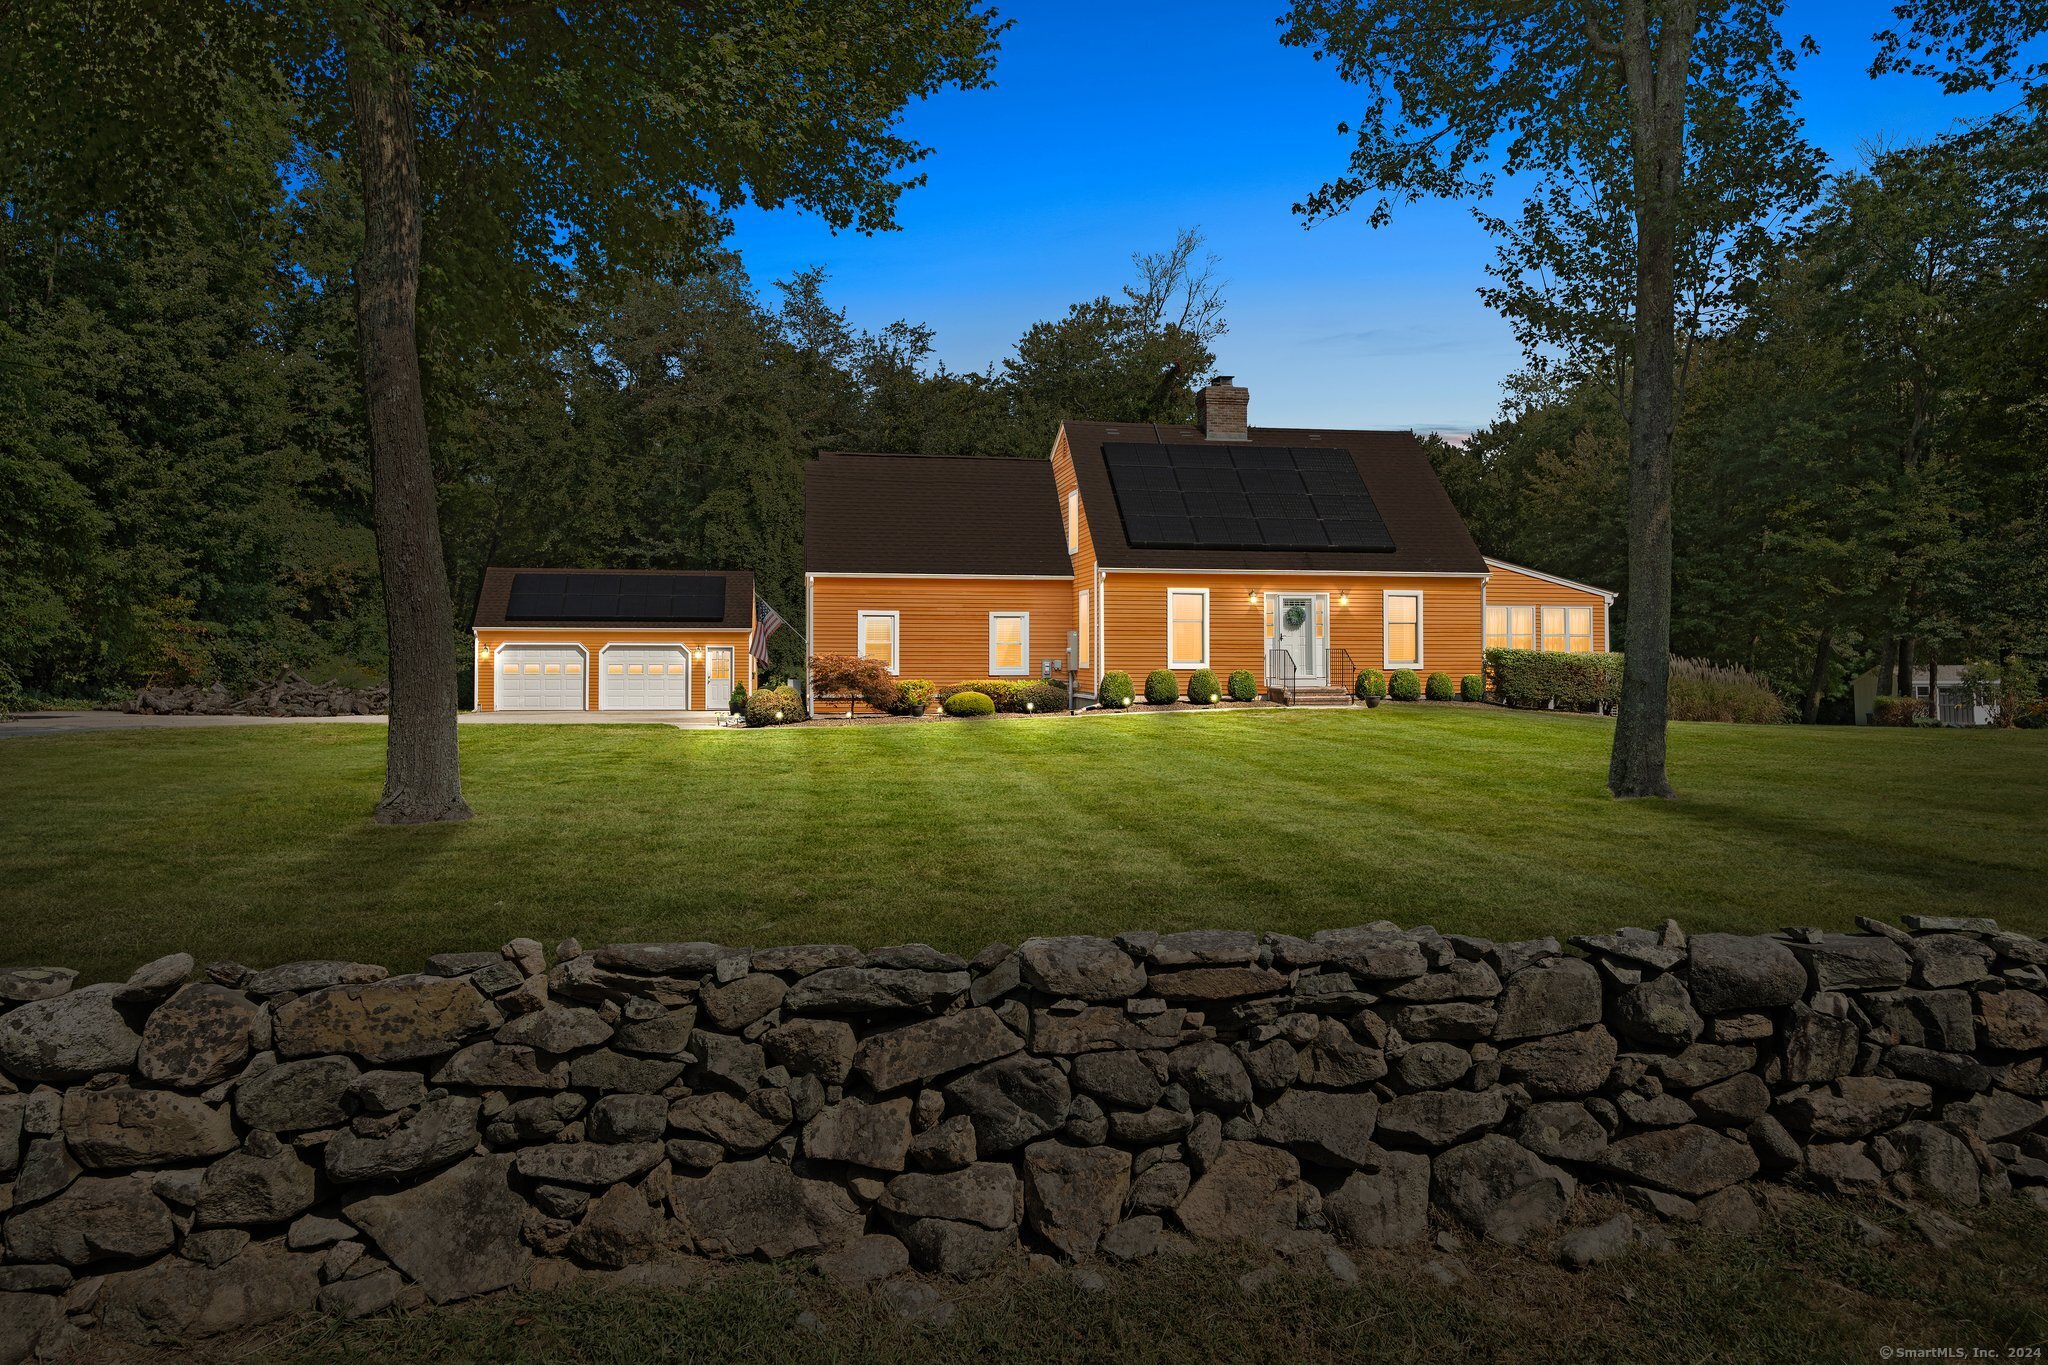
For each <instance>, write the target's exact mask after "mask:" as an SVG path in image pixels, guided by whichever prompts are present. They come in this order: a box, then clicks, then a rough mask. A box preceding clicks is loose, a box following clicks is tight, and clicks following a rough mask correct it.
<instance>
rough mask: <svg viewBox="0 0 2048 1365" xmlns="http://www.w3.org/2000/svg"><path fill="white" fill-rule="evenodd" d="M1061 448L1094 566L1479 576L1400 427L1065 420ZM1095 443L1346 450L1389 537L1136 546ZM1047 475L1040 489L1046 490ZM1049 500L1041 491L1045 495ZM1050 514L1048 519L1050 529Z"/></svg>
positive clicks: (1418, 451) (1481, 566) (1424, 462)
mask: <svg viewBox="0 0 2048 1365" xmlns="http://www.w3.org/2000/svg"><path fill="white" fill-rule="evenodd" d="M1066 432H1067V449H1068V451H1069V452H1070V453H1071V454H1072V456H1073V459H1074V477H1075V478H1076V480H1078V481H1079V483H1080V485H1081V505H1082V508H1083V509H1084V513H1085V515H1086V516H1087V518H1088V530H1089V534H1090V536H1091V538H1092V539H1093V540H1094V543H1095V557H1096V561H1097V562H1098V563H1100V564H1101V565H1102V566H1103V567H1104V568H1109V569H1348V570H1351V571H1353V572H1358V571H1365V572H1369V573H1469V574H1483V573H1485V572H1486V560H1485V558H1484V557H1483V556H1482V555H1481V554H1480V553H1479V546H1478V545H1477V544H1475V543H1474V542H1473V540H1472V533H1471V532H1470V531H1468V530H1466V529H1465V519H1464V518H1463V517H1461V516H1459V515H1458V509H1457V508H1455V507H1453V506H1452V505H1451V498H1450V495H1449V494H1448V493H1446V492H1444V486H1443V484H1442V483H1441V482H1439V481H1438V479H1437V477H1436V471H1435V470H1434V469H1431V468H1430V466H1429V457H1428V456H1426V455H1424V454H1423V453H1422V445H1421V443H1420V442H1418V441H1417V440H1416V439H1415V437H1414V435H1413V434H1412V433H1410V432H1406V431H1330V430H1324V429H1318V428H1306V427H1253V428H1252V429H1251V438H1250V439H1249V440H1248V441H1210V440H1208V439H1207V438H1206V437H1204V436H1203V435H1202V430H1201V428H1200V427H1187V426H1173V425H1167V424H1161V423H1153V422H1068V423H1066ZM1104 442H1111V443H1117V442H1122V443H1146V442H1157V443H1159V444H1162V445H1216V446H1229V447H1237V446H1245V445H1253V446H1262V445H1264V446H1307V447H1322V448H1324V449H1336V450H1344V451H1348V452H1350V455H1351V458H1352V462H1353V463H1355V464H1356V465H1357V466H1358V474H1359V477H1360V478H1362V479H1364V480H1365V487H1366V491H1367V492H1369V493H1371V494H1372V500H1373V502H1374V503H1375V504H1377V505H1378V507H1379V512H1380V516H1381V517H1382V518H1383V519H1384V520H1385V521H1386V523H1387V530H1388V531H1389V532H1391V533H1392V535H1393V539H1394V548H1393V550H1392V551H1370V550H1218V549H1208V550H1141V549H1133V548H1132V547H1131V546H1130V544H1129V543H1127V542H1126V541H1125V539H1124V525H1123V518H1122V517H1120V516H1119V515H1118V514H1117V504H1116V493H1115V491H1114V490H1113V489H1112V488H1111V487H1110V483H1109V470H1108V468H1107V467H1106V466H1105V465H1104V464H1103V460H1102V447H1103V443H1104ZM1051 482H1052V480H1051V477H1050V476H1049V475H1048V477H1047V479H1046V483H1047V485H1048V487H1050V485H1051ZM1048 497H1050V494H1048ZM1058 520H1059V518H1058V516H1057V513H1055V515H1054V518H1053V521H1054V527H1055V530H1057V529H1058Z"/></svg>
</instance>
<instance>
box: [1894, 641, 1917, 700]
mask: <svg viewBox="0 0 2048 1365" xmlns="http://www.w3.org/2000/svg"><path fill="white" fill-rule="evenodd" d="M1892 695H1894V696H1899V697H1904V698H1905V699H1906V700H1907V701H1911V700H1912V699H1913V637H1912V636H1910V635H1901V636H1900V637H1899V690H1898V691H1897V692H1895V693H1893V694H1892Z"/></svg>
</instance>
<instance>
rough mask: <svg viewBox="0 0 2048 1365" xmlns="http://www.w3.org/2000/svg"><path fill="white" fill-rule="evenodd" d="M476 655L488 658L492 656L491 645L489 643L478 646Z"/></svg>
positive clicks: (480, 657)
mask: <svg viewBox="0 0 2048 1365" xmlns="http://www.w3.org/2000/svg"><path fill="white" fill-rule="evenodd" d="M476 657H477V658H479V659H484V660H488V659H489V658H490V657H491V647H490V646H489V645H478V646H477V647H476Z"/></svg>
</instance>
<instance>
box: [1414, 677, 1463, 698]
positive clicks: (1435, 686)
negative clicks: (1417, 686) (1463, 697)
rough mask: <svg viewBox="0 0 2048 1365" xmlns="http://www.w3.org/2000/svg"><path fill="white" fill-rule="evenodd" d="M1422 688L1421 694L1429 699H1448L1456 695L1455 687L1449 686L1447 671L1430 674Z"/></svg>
mask: <svg viewBox="0 0 2048 1365" xmlns="http://www.w3.org/2000/svg"><path fill="white" fill-rule="evenodd" d="M1422 690H1423V695H1424V696H1426V697H1428V698H1429V699H1430V700H1431V701H1449V700H1450V699H1451V698H1453V697H1455V696H1457V695H1458V694H1457V691H1456V689H1454V688H1453V687H1452V686H1451V675H1450V674H1448V673H1432V674H1430V675H1429V681H1428V682H1426V683H1424V684H1423V689H1422Z"/></svg>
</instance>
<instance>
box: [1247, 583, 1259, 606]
mask: <svg viewBox="0 0 2048 1365" xmlns="http://www.w3.org/2000/svg"><path fill="white" fill-rule="evenodd" d="M1244 600H1245V601H1246V602H1247V603H1248V604H1250V605H1251V606H1254V607H1256V606H1257V605H1259V594H1258V590H1257V589H1256V588H1255V589H1253V590H1252V591H1251V592H1248V593H1246V594H1245V595H1244Z"/></svg>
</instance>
